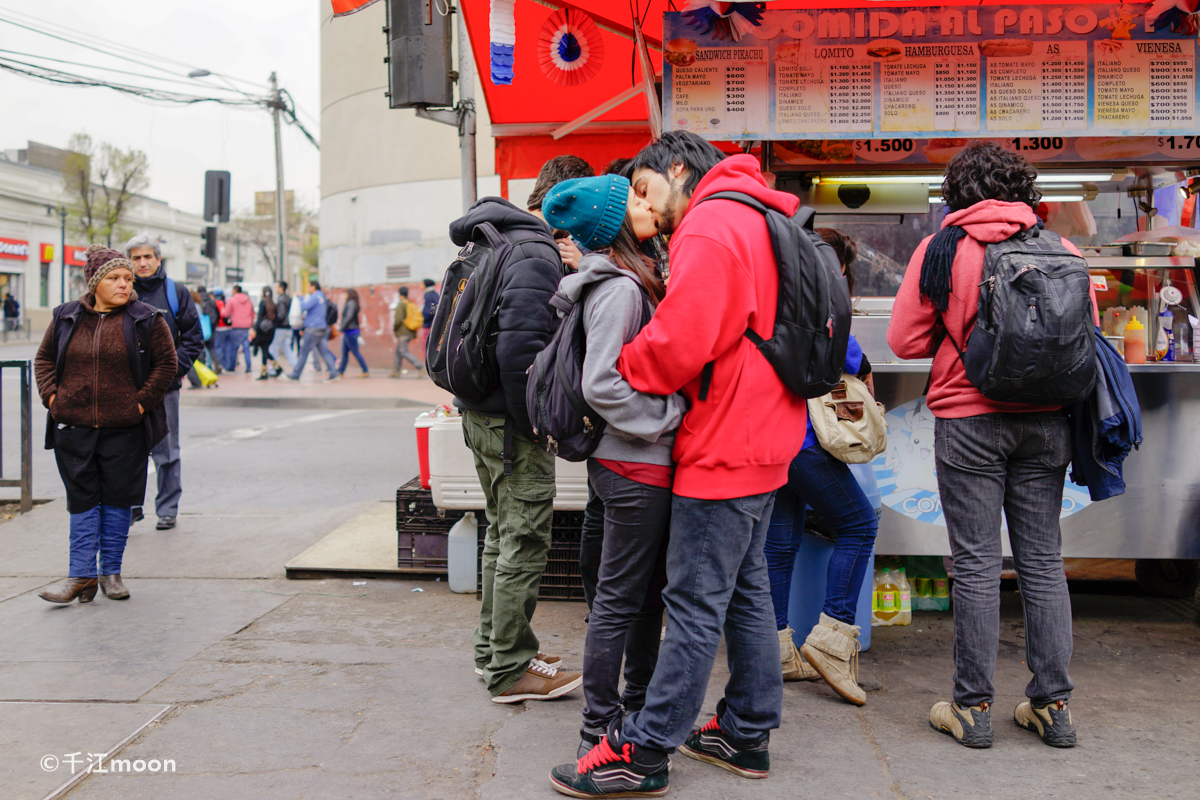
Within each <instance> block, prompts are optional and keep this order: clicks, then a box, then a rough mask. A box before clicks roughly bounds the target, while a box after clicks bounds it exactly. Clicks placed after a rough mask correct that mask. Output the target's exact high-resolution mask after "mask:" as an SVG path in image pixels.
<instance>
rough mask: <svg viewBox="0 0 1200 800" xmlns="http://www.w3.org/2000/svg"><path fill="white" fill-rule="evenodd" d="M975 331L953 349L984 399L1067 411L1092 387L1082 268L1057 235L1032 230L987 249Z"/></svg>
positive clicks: (1090, 324) (1090, 322) (1092, 353)
mask: <svg viewBox="0 0 1200 800" xmlns="http://www.w3.org/2000/svg"><path fill="white" fill-rule="evenodd" d="M985 253H986V254H985V256H984V261H983V280H982V282H981V283H980V284H979V311H978V317H977V319H976V322H975V328H974V329H973V330H972V331H971V334H970V336H969V337H968V338H967V342H966V346H965V348H960V347H959V346H958V343H957V342H955V341H954V339H953V337H947V338H949V339H950V343H951V344H953V345H954V349H955V350H957V351H958V356H959V358H961V359H962V362H963V366H964V367H965V368H966V372H967V378H968V379H969V380H970V381H971V383H972V384H974V385H975V388H977V389H979V391H980V392H981V393H982V394H983V396H984V397H987V398H988V399H990V400H996V401H997V402H1005V403H1029V404H1035V405H1063V406H1067V405H1072V404H1074V403H1078V402H1080V401H1081V400H1084V399H1085V398H1087V396H1088V395H1089V394H1091V391H1092V387H1093V386H1094V384H1095V382H1096V342H1095V338H1094V333H1093V329H1094V327H1095V322H1094V318H1093V314H1092V300H1091V296H1090V294H1089V290H1088V287H1089V281H1090V280H1091V279H1090V277H1089V275H1088V266H1087V262H1086V261H1084V260H1083V258H1081V257H1080V256H1077V255H1075V254H1074V253H1072V252H1070V251H1069V250H1067V248H1066V247H1064V246H1063V243H1062V240H1061V239H1060V238H1059V237H1058V234H1055V233H1050V232H1049V231H1043V230H1039V229H1038V228H1031V229H1029V230H1028V231H1023V232H1021V233H1018V234H1017V235H1016V236H1013V237H1012V238H1011V239H1008V240H1006V241H1003V242H998V243H995V244H989V245H988V246H987V250H986V251H985Z"/></svg>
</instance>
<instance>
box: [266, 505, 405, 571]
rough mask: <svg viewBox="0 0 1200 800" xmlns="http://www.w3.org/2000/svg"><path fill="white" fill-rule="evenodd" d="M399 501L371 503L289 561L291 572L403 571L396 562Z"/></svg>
mask: <svg viewBox="0 0 1200 800" xmlns="http://www.w3.org/2000/svg"><path fill="white" fill-rule="evenodd" d="M396 542H397V540H396V503H395V501H385V502H381V503H371V504H369V505H367V506H365V510H363V511H361V512H360V513H358V514H356V515H355V516H353V517H351V518H350V519H348V520H346V521H345V522H344V523H342V524H341V525H340V526H338V527H337V528H336V529H334V531H333V533H331V534H329V535H328V536H326V537H325V538H324V539H322V540H321V541H319V542H317V543H316V544H314V545H313V546H312V547H310V548H308V549H307V550H305V551H304V552H303V553H300V554H299V555H298V556H296V557H295V558H293V559H292V560H291V561H289V562H287V564H286V568H287V571H288V573H289V574H290V573H292V572H305V573H313V572H332V573H337V572H377V573H384V574H386V573H393V574H397V575H399V574H402V570H401V569H400V568H399V567H398V566H397V565H396V564H397V562H396V554H397V550H396Z"/></svg>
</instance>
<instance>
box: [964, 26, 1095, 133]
mask: <svg viewBox="0 0 1200 800" xmlns="http://www.w3.org/2000/svg"><path fill="white" fill-rule="evenodd" d="M1031 45H1032V52H1031V53H1030V54H1029V55H1028V56H1019V57H989V58H988V60H987V126H988V130H998V131H1037V130H1063V129H1078V130H1081V131H1082V130H1086V129H1087V42H1033V43H1031Z"/></svg>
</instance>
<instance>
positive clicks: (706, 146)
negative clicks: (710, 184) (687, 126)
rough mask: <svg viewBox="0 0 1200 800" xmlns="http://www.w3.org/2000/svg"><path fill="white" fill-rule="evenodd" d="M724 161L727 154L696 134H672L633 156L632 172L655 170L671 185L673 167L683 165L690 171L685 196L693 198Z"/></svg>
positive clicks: (656, 140) (686, 181) (665, 134)
mask: <svg viewBox="0 0 1200 800" xmlns="http://www.w3.org/2000/svg"><path fill="white" fill-rule="evenodd" d="M724 158H725V154H724V153H722V152H721V151H720V150H718V149H717V148H715V147H713V146H712V144H711V143H709V142H708V141H707V140H705V139H701V138H700V137H699V136H697V135H696V134H694V133H688V132H687V131H669V132H667V133H664V134H663V135H662V136H660V137H658V138H657V139H655V140H654V141H653V142H651V143H650V144H648V145H646V146H645V147H643V148H642V150H641V152H640V153H638V154H637V155H636V156H634V158H633V169H632V172H636V171H637V170H639V169H649V170H654V171H655V172H657V173H658V174H659V175H662V176H663V177H664V178H666V179H667V181H668V182H669V181H670V180H671V167H672V166H673V165H675V164H682V165H683V167H684V168H685V169H686V170H687V171H688V176H687V180H685V181H684V183H683V193H684V194H685V195H687V196H688V197H691V196H692V192H694V191H696V186H697V185H698V184H699V183H700V179H701V178H703V177H704V176H705V175H706V174H707V173H708V171H709V170H710V169H712V168H713V167H715V166H716V165H717V164H720V163H721V161H722V160H723V159H724Z"/></svg>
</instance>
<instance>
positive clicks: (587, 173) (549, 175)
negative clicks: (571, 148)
mask: <svg viewBox="0 0 1200 800" xmlns="http://www.w3.org/2000/svg"><path fill="white" fill-rule="evenodd" d="M595 176H596V170H594V169H592V165H591V164H589V163H588V162H586V161H584V160H583V159H582V158H580V157H579V156H555V157H554V158H552V159H550V160H549V161H547V162H546V163H545V164H542V169H541V170H540V171H539V172H538V176H537V182H536V183H535V184H534V185H533V192H532V193H531V194H530V195H529V200H528V201H527V202H526V203H525V207H526V208H528V209H529V210H530V211H540V210H541V209H542V200H544V199H545V197H546V192H548V191H550V190H551V189H553V188H554V187H555V186H557V185H558V184H560V183H562V182H563V181H569V180H571V179H572V178H594V177H595Z"/></svg>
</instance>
